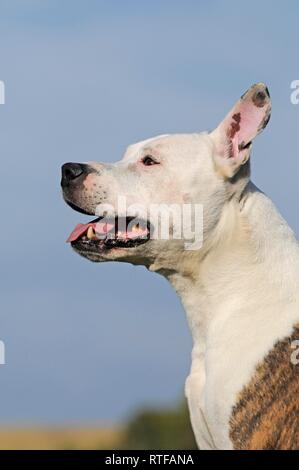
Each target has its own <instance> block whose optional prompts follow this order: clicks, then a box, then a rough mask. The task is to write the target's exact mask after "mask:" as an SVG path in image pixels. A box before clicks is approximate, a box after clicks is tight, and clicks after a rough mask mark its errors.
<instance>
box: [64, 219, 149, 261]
mask: <svg viewBox="0 0 299 470" xmlns="http://www.w3.org/2000/svg"><path fill="white" fill-rule="evenodd" d="M100 219H101V217H99V218H97V219H96V220H94V221H93V222H97V221H98V220H100ZM133 219H134V217H127V218H126V220H127V224H128V223H129V222H130V221H132V220H133ZM143 222H144V223H146V225H147V229H148V234H147V236H146V237H136V238H134V239H125V240H124V239H121V238H109V237H107V238H105V239H102V240H101V239H98V240H82V238H79V239H78V240H75V241H73V242H71V246H72V247H73V248H74V249H75V250H76V251H78V252H79V253H81V254H84V253H86V254H88V253H93V254H96V253H97V254H100V253H101V252H104V251H106V252H107V251H109V250H110V249H112V248H136V247H138V246H140V245H143V244H145V243H147V242H148V241H149V240H150V235H151V233H152V226H151V223H150V222H149V221H146V220H144V221H143ZM116 224H117V220H116Z"/></svg>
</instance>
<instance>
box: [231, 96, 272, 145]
mask: <svg viewBox="0 0 299 470" xmlns="http://www.w3.org/2000/svg"><path fill="white" fill-rule="evenodd" d="M238 108H239V109H237V110H236V112H234V113H233V115H232V116H231V123H230V127H229V130H228V136H229V137H230V138H231V139H233V140H234V137H237V140H238V145H240V144H244V145H246V144H248V142H250V141H251V140H252V139H253V138H254V137H255V136H256V135H257V134H258V132H259V130H260V129H259V128H260V125H261V123H262V122H263V118H264V116H265V109H264V108H258V107H257V106H254V105H253V104H252V103H242V104H241V105H240V106H239V107H238Z"/></svg>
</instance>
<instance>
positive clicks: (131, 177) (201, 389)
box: [62, 83, 299, 449]
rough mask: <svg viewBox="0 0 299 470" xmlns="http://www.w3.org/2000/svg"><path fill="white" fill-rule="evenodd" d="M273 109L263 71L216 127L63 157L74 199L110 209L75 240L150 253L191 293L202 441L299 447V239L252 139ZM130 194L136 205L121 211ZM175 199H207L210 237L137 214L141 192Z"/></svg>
mask: <svg viewBox="0 0 299 470" xmlns="http://www.w3.org/2000/svg"><path fill="white" fill-rule="evenodd" d="M270 111H271V101H270V96H269V92H268V89H267V88H266V86H265V85H264V84H262V83H259V84H256V85H254V86H252V87H251V88H250V89H249V90H248V91H247V92H246V93H245V94H244V95H243V96H242V97H241V98H240V100H239V101H238V102H237V103H236V105H235V106H234V107H233V109H232V110H231V111H230V112H229V114H228V115H227V116H226V118H225V119H224V120H223V121H222V122H221V124H220V125H219V126H218V127H217V128H216V129H215V130H214V131H213V132H210V133H198V134H190V135H187V134H182V135H181V134H179V135H164V136H159V137H156V138H153V139H149V140H146V141H143V142H140V143H138V144H134V145H131V146H130V147H129V148H128V150H127V151H126V153H125V156H124V158H123V159H122V160H121V161H120V162H118V163H116V164H113V165H111V164H103V163H89V164H75V163H67V164H65V165H63V167H62V188H63V195H64V199H65V201H66V202H67V203H68V204H69V205H71V207H73V208H74V209H76V210H79V211H81V212H83V213H87V214H92V215H99V212H101V215H102V216H105V217H100V218H98V219H96V220H95V221H93V222H91V223H89V224H80V225H78V226H77V227H76V229H75V230H74V231H73V232H72V234H71V236H70V238H69V241H70V242H71V244H72V246H73V248H74V249H75V251H77V252H78V253H80V254H81V255H83V256H84V257H86V258H88V259H90V260H92V261H126V262H130V263H133V264H142V265H144V266H146V267H147V268H148V269H149V270H151V271H154V272H158V273H160V274H162V275H164V276H165V277H166V278H167V279H168V280H169V281H170V283H171V284H172V285H173V287H174V289H175V290H176V292H177V293H178V294H179V296H180V298H181V299H182V302H183V305H184V307H185V310H186V313H187V318H188V322H189V325H190V329H191V332H192V336H193V342H194V347H193V351H192V366H191V372H190V375H189V377H188V378H187V381H186V388H185V389H186V396H187V400H188V405H189V409H190V416H191V422H192V426H193V430H194V433H195V436H196V440H197V443H198V446H199V448H201V449H299V364H298V365H296V364H297V363H298V362H299V360H296V359H297V356H296V349H294V348H296V344H298V343H297V342H296V341H295V340H298V339H299V303H298V293H299V250H298V246H297V242H296V239H295V237H294V234H293V232H292V231H291V229H290V228H289V227H288V225H287V223H286V222H285V221H284V220H283V219H282V217H281V216H280V215H279V213H278V211H277V210H276V208H275V207H274V205H273V204H272V202H271V200H270V199H269V198H268V197H267V196H265V195H264V194H263V193H262V192H260V191H259V190H258V189H257V188H256V187H255V186H254V185H253V184H252V183H251V182H250V163H249V157H250V151H251V145H252V140H253V139H254V137H255V136H256V135H257V134H258V133H259V132H261V131H262V129H264V127H265V126H266V125H267V123H268V121H269V118H270ZM120 196H122V197H123V198H125V200H126V203H127V206H130V208H131V209H130V211H131V213H130V212H129V213H128V212H122V211H121V210H119V211H118V213H117V217H116V218H113V217H112V213H111V211H110V209H109V208H111V207H117V204H118V200H119V197H120ZM165 203H166V204H169V203H171V204H176V207H177V208H180V207H182V206H183V205H184V204H191V205H196V204H200V205H201V206H202V207H203V226H202V234H203V238H202V246H201V247H200V248H197V249H188V248H186V243H185V241H186V240H185V239H184V237H182V238H181V239H174V237H173V238H171V237H169V238H168V239H165V238H163V239H162V237H161V238H159V237H151V233H152V231H151V228H152V226H153V225H155V222H154V221H153V220H151V219H150V218H144V217H141V218H140V222H139V223H138V224H137V223H135V221H134V223H132V222H133V218H134V217H136V215H137V214H136V213H134V210H132V207H135V208H136V204H138V205H139V206H142V207H145V208H147V209H149V207H150V205H152V204H156V205H161V204H165ZM132 205H133V206H132ZM103 208H105V210H104V211H101V209H103ZM138 216H140V214H138ZM112 234H113V235H112ZM171 234H173V224H170V229H169V235H171ZM297 349H298V346H297ZM298 356H299V355H298Z"/></svg>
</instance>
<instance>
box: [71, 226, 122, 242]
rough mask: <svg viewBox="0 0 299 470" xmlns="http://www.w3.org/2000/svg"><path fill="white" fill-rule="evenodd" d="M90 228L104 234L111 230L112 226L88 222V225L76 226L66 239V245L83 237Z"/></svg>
mask: <svg viewBox="0 0 299 470" xmlns="http://www.w3.org/2000/svg"><path fill="white" fill-rule="evenodd" d="M89 227H92V228H93V229H94V230H95V231H96V232H97V233H99V234H105V233H107V232H109V231H110V230H112V229H113V227H114V226H113V224H107V223H105V222H102V223H101V222H90V223H89V224H78V225H76V227H75V228H74V230H73V231H72V233H71V234H70V236H69V238H68V239H67V241H66V242H67V243H71V242H75V241H76V240H78V238H80V237H82V235H84V234H85V233H86V232H87V230H88V228H89Z"/></svg>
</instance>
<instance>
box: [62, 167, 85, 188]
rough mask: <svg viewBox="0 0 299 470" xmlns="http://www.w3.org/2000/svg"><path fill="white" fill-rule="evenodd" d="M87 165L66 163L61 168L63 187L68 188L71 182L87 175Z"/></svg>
mask: <svg viewBox="0 0 299 470" xmlns="http://www.w3.org/2000/svg"><path fill="white" fill-rule="evenodd" d="M85 168H86V165H82V164H81V163H65V164H64V165H62V167H61V186H63V187H64V186H67V185H68V184H69V183H70V182H71V181H73V180H75V179H76V178H79V176H81V175H83V173H86V171H85Z"/></svg>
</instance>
